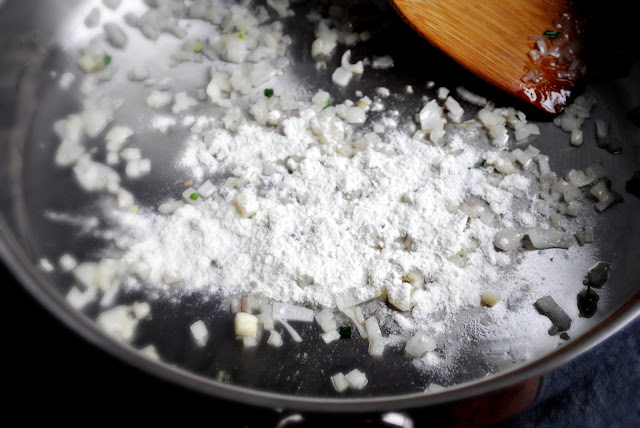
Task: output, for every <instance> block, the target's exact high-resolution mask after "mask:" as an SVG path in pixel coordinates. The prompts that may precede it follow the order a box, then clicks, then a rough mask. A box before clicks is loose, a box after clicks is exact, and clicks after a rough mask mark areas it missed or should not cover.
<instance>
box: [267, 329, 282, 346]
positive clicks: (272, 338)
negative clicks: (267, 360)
mask: <svg viewBox="0 0 640 428" xmlns="http://www.w3.org/2000/svg"><path fill="white" fill-rule="evenodd" d="M267 344H268V345H271V346H273V347H274V348H279V347H281V346H282V345H283V344H284V341H283V340H282V335H281V334H280V333H278V332H277V331H276V330H271V331H270V332H269V338H268V339H267Z"/></svg>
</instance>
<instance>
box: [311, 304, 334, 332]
mask: <svg viewBox="0 0 640 428" xmlns="http://www.w3.org/2000/svg"><path fill="white" fill-rule="evenodd" d="M315 319H316V322H317V323H318V325H319V326H320V328H321V329H322V331H324V332H328V331H333V330H336V329H337V328H338V325H337V324H336V319H335V315H334V314H333V311H332V310H331V309H326V308H325V309H323V310H321V311H320V312H318V313H317V314H316V315H315Z"/></svg>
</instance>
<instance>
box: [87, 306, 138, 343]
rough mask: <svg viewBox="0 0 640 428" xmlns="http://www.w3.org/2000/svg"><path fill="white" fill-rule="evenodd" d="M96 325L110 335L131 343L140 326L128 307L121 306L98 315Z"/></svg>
mask: <svg viewBox="0 0 640 428" xmlns="http://www.w3.org/2000/svg"><path fill="white" fill-rule="evenodd" d="M96 324H97V325H98V327H99V328H100V329H102V330H103V331H104V332H105V333H107V334H108V335H110V336H112V337H114V338H116V339H118V340H122V341H124V342H130V341H131V340H132V339H133V336H134V334H135V331H136V327H137V326H138V320H137V319H135V318H134V317H133V316H132V314H131V309H130V308H129V307H128V306H124V305H120V306H115V307H113V308H111V309H109V310H106V311H104V312H102V313H101V314H100V315H98V317H97V318H96Z"/></svg>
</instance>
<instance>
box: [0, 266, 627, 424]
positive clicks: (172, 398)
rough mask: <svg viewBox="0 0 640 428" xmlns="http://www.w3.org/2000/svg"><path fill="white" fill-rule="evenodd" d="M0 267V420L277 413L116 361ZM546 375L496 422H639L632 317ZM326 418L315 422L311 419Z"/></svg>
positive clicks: (224, 420) (262, 418)
mask: <svg viewBox="0 0 640 428" xmlns="http://www.w3.org/2000/svg"><path fill="white" fill-rule="evenodd" d="M0 274H1V275H2V277H3V278H4V281H3V283H4V284H5V287H7V288H8V290H9V295H8V297H7V298H5V299H3V303H4V310H3V311H2V312H3V315H4V317H5V322H4V326H5V328H4V332H5V334H6V335H7V336H8V337H7V339H8V340H6V341H5V342H4V343H5V345H4V346H3V354H4V358H3V360H4V361H5V364H4V368H5V376H3V378H4V379H3V381H4V382H2V383H3V386H4V388H3V390H4V392H5V394H4V395H5V399H3V406H2V407H3V409H4V411H3V417H4V419H6V420H14V421H16V420H19V421H21V422H22V423H25V424H28V423H29V422H39V421H45V422H48V423H59V422H66V421H69V422H71V423H72V425H74V424H76V423H83V424H84V423H86V422H88V421H92V422H100V424H101V425H104V424H105V423H123V424H127V425H132V424H133V423H135V422H137V423H142V422H146V423H162V424H163V426H164V425H166V424H167V423H169V422H170V421H179V422H180V425H181V426H184V425H185V424H186V423H188V422H200V423H201V422H205V423H207V425H209V426H213V427H216V426H224V427H236V426H237V427H276V426H278V421H279V420H280V419H281V417H282V415H279V414H278V413H276V412H274V411H271V410H267V409H254V408H248V407H246V406H243V405H240V404H236V403H232V402H227V401H223V400H221V399H218V398H211V397H206V396H204V395H201V394H199V393H195V392H192V391H189V390H185V389H183V388H181V387H178V386H175V385H172V384H169V383H166V382H164V381H162V380H160V379H157V378H155V377H152V376H150V375H147V374H146V373H142V372H140V371H138V370H135V369H133V368H132V367H130V366H128V365H126V364H124V363H123V362H121V361H120V360H116V359H115V358H113V357H111V356H110V355H108V354H106V353H104V352H102V351H101V350H99V349H97V348H96V347H94V346H93V345H91V344H89V343H87V342H86V341H84V340H83V339H81V338H80V337H79V336H77V335H76V334H75V333H74V332H72V331H70V330H69V329H67V328H66V327H65V326H63V325H62V324H61V323H60V322H59V321H58V320H57V319H56V318H54V317H53V316H52V315H51V314H49V312H48V311H47V310H45V309H44V308H43V307H42V306H41V305H40V304H39V303H38V302H36V301H35V300H34V299H33V298H32V297H31V295H30V294H28V293H27V292H26V291H25V289H24V288H23V287H21V286H20V285H19V284H17V283H16V281H15V280H14V279H13V277H12V276H11V275H9V274H8V273H7V271H6V269H5V268H4V266H2V265H0ZM547 381H548V384H547V386H548V388H547V389H546V393H545V395H544V396H543V397H542V398H541V399H540V401H539V402H538V403H537V404H536V405H535V406H534V407H532V408H530V409H528V410H526V411H525V412H523V413H522V414H520V415H519V416H517V417H516V418H514V419H512V420H509V421H505V422H503V423H501V424H500V425H499V427H500V428H512V427H637V426H640V320H636V321H634V322H633V323H631V324H630V325H628V326H627V328H625V329H623V330H622V331H620V332H618V333H617V334H616V335H614V336H613V337H611V338H610V339H609V340H607V341H605V342H604V343H602V344H600V345H598V346H597V347H595V348H593V349H592V350H590V351H589V352H587V353H586V354H583V355H582V356H580V357H578V358H577V359H576V360H574V361H573V362H571V363H569V364H568V365H566V366H563V367H561V368H559V369H557V370H556V371H554V372H553V373H551V374H550V375H549V376H548V378H547ZM415 419H416V424H415V426H416V427H419V426H434V424H433V423H429V419H428V414H424V413H417V414H416V418H415ZM347 421H348V422H347ZM422 421H424V423H422ZM171 423H173V422H171ZM358 423H359V422H358V419H357V418H356V419H355V420H352V419H349V418H345V417H343V416H336V417H334V418H331V425H332V426H334V427H339V426H349V427H355V426H358ZM360 424H361V425H363V426H365V425H366V426H372V425H373V426H382V425H377V424H373V423H371V422H370V423H367V422H365V421H362V422H361V423H360ZM311 425H313V426H315V425H316V424H314V419H313V418H310V417H308V418H307V420H306V425H294V424H292V425H287V426H311ZM331 425H327V421H326V420H323V421H322V423H320V421H318V425H317V426H331Z"/></svg>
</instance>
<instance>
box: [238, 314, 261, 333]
mask: <svg viewBox="0 0 640 428" xmlns="http://www.w3.org/2000/svg"><path fill="white" fill-rule="evenodd" d="M233 327H234V332H235V335H236V337H257V336H258V318H257V317H256V316H255V315H252V314H249V313H246V312H238V313H237V314H236V317H235V320H234V323H233Z"/></svg>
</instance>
